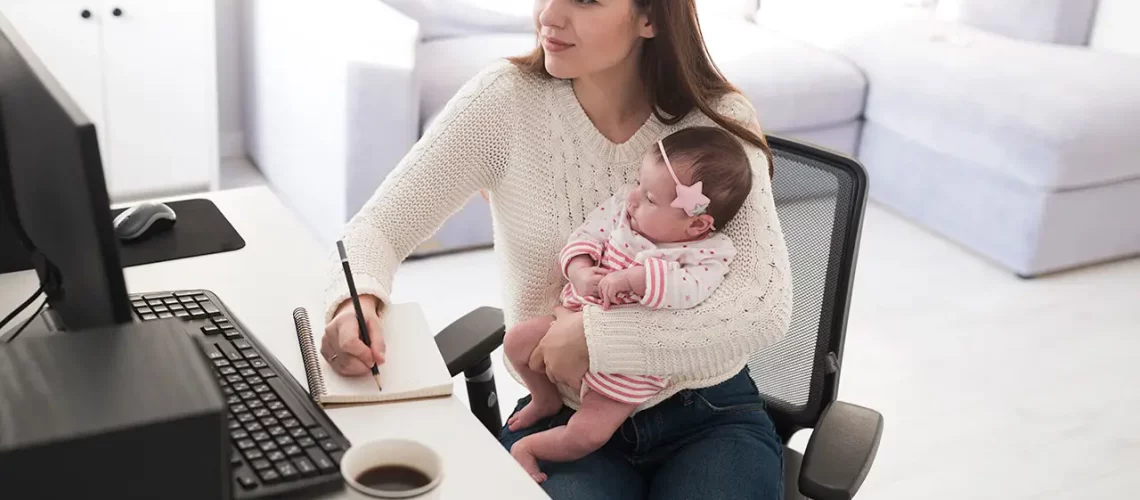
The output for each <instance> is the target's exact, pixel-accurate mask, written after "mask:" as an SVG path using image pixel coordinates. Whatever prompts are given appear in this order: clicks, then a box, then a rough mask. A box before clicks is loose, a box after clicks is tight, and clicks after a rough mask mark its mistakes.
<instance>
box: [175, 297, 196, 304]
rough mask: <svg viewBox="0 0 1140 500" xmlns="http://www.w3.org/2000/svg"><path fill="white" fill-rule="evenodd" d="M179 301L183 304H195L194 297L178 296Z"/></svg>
mask: <svg viewBox="0 0 1140 500" xmlns="http://www.w3.org/2000/svg"><path fill="white" fill-rule="evenodd" d="M178 302H181V303H183V304H193V303H194V297H187V296H182V297H179V298H178Z"/></svg>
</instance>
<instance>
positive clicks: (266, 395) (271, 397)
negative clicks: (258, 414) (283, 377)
mask: <svg viewBox="0 0 1140 500" xmlns="http://www.w3.org/2000/svg"><path fill="white" fill-rule="evenodd" d="M276 399H277V395H276V394H273V393H272V392H263V393H261V400H262V401H265V402H267V403H268V402H270V401H275V400H276Z"/></svg>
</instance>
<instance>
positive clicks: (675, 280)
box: [641, 237, 736, 310]
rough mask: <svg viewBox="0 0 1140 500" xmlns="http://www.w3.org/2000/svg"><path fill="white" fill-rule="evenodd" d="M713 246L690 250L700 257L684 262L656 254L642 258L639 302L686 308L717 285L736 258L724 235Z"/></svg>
mask: <svg viewBox="0 0 1140 500" xmlns="http://www.w3.org/2000/svg"><path fill="white" fill-rule="evenodd" d="M720 239H722V240H723V241H722V242H720V243H721V244H720V245H717V246H716V247H715V248H701V249H699V250H698V249H693V250H690V251H691V252H693V253H698V252H699V253H698V255H699V256H700V260H698V261H696V262H694V263H692V264H687V265H681V264H680V263H679V262H676V261H668V260H664V259H660V258H656V257H650V258H648V259H645V296H644V297H642V298H641V305H643V306H645V307H649V308H652V309H673V310H678V309H689V308H692V307H696V306H697V305H699V304H700V303H701V302H704V301H705V299H707V298H709V296H711V295H712V294H713V292H714V291H716V289H717V288H719V287H720V284H721V282H723V281H724V276H725V274H727V273H728V270H729V266H730V265H731V264H732V261H733V259H734V258H735V257H736V249H734V248H733V247H732V243H731V242H729V241H728V238H723V237H722V238H720Z"/></svg>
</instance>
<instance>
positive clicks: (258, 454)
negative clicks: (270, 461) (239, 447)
mask: <svg viewBox="0 0 1140 500" xmlns="http://www.w3.org/2000/svg"><path fill="white" fill-rule="evenodd" d="M242 453H244V454H245V459H246V460H249V461H254V460H258V459H263V458H265V452H263V451H261V450H260V449H258V448H250V449H248V450H245V451H243V452H242Z"/></svg>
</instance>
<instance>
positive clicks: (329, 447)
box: [321, 439, 340, 452]
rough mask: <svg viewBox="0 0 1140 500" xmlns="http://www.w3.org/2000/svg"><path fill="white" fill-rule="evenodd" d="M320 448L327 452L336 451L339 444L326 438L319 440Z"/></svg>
mask: <svg viewBox="0 0 1140 500" xmlns="http://www.w3.org/2000/svg"><path fill="white" fill-rule="evenodd" d="M321 449H322V450H325V451H329V452H332V451H337V450H339V449H340V445H338V444H336V442H334V441H333V440H331V439H326V440H324V441H321Z"/></svg>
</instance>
